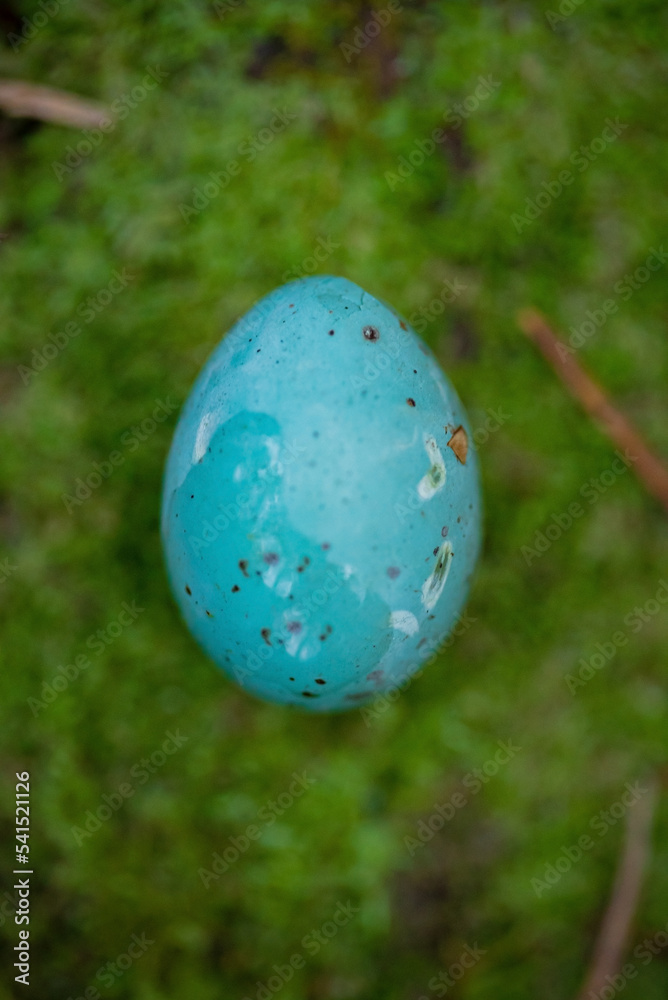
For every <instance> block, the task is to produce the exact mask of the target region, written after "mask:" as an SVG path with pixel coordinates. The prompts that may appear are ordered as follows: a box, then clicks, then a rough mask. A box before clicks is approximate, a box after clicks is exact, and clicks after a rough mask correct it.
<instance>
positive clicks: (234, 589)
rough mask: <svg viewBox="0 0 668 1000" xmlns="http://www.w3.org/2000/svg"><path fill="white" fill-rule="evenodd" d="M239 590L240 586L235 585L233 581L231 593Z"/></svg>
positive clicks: (236, 592)
mask: <svg viewBox="0 0 668 1000" xmlns="http://www.w3.org/2000/svg"><path fill="white" fill-rule="evenodd" d="M240 590H241V587H237V585H236V583H235V584H234V586H233V587H232V593H233V594H238V593H239V591H240Z"/></svg>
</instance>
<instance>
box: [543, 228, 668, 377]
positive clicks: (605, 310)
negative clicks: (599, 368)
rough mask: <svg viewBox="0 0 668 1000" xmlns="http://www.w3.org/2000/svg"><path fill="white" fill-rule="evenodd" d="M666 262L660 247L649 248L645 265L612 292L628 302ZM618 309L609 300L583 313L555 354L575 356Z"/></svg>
mask: <svg viewBox="0 0 668 1000" xmlns="http://www.w3.org/2000/svg"><path fill="white" fill-rule="evenodd" d="M666 261H668V253H666V251H665V250H664V249H663V246H660V247H659V249H658V250H655V249H654V247H651V249H650V252H649V255H648V256H647V258H646V260H645V263H644V264H641V265H640V267H637V268H636V269H635V271H634V272H633V273H632V274H625V275H624V277H623V278H622V279H621V280H620V281H616V282H615V284H614V286H613V290H614V292H615V294H616V296H617V297H619V298H620V299H621V300H622V302H628V300H629V299H630V298H631V296H632V295H633V293H634V292H637V291H638V289H639V288H642V287H643V285H645V284H646V283H647V282H648V281H649V279H650V278H651V277H652V273H653V272H656V271H659V270H660V269H661V268H662V267H663V266H664V264H665V263H666ZM618 309H619V305H618V304H617V302H616V301H615V300H614V299H612V298H610V299H606V300H605V302H602V303H601V308H600V309H588V310H587V312H586V313H585V316H586V319H585V320H584V322H583V323H581V324H580V326H570V327H569V328H568V329H569V331H570V337H569V338H568V343H567V344H562V343H561V341H559V342H558V343H557V353H558V355H559V357H560V359H561V360H562V361H564V360H565V359H566V358H567V357H568V356H569V355H570V354H575V352H576V351H577V350H579V349H580V348H581V347H582V346H583V345H584V344H586V343H587V341H588V340H590V339H591V338H592V337H593V336H594V334H595V333H597V332H598V330H600V329H601V327H602V326H604V324H605V323H607V321H608V317H609V316H612V315H614V313H616V312H617V311H618Z"/></svg>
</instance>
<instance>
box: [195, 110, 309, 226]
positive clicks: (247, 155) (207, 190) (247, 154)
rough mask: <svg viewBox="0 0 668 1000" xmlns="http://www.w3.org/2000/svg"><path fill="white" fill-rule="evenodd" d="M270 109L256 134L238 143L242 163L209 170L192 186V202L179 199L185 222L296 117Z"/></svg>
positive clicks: (218, 192)
mask: <svg viewBox="0 0 668 1000" xmlns="http://www.w3.org/2000/svg"><path fill="white" fill-rule="evenodd" d="M272 110H273V112H274V114H273V117H272V118H271V119H270V120H269V122H268V123H267V125H266V126H265V127H264V128H261V129H260V130H259V131H258V132H256V133H255V135H251V136H247V138H246V139H244V140H243V142H240V143H239V145H238V146H237V154H238V156H239V157H241V158H242V161H243V162H241V161H240V160H238V159H232V160H229V161H228V163H227V164H226V165H225V167H224V168H223V170H212V171H211V172H210V173H209V178H210V179H209V180H207V181H206V182H205V183H204V184H202V186H201V187H195V188H193V190H192V202H191V204H185V203H183V202H182V203H181V204H180V205H179V212H180V213H181V218H182V219H183V221H184V222H190V221H191V219H194V218H196V217H197V216H198V215H199V214H200V212H203V211H204V209H205V208H206V207H207V206H208V205H210V204H211V202H212V201H213V200H214V198H217V197H218V195H219V194H220V193H221V192H222V191H224V190H225V188H226V187H228V185H229V184H230V181H231V180H232V178H233V177H238V176H239V174H240V173H241V168H242V166H243V165H244V163H252V162H253V161H254V160H255V159H256V157H257V156H258V154H259V153H261V152H263V151H264V150H265V149H266V148H267V147H268V146H270V145H271V144H272V142H273V141H274V139H275V138H276V136H277V135H280V134H281V133H282V132H285V130H286V128H287V127H288V125H289V124H290V122H293V121H296V119H297V118H298V117H299V116H298V115H297V113H296V112H294V111H288V109H287V108H280V109H279V108H273V109H272Z"/></svg>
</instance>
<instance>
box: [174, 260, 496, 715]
mask: <svg viewBox="0 0 668 1000" xmlns="http://www.w3.org/2000/svg"><path fill="white" fill-rule="evenodd" d="M480 522H481V501H480V485H479V472H478V465H477V459H476V455H475V451H474V448H473V444H472V440H471V431H470V429H469V425H468V421H467V417H466V414H465V413H464V410H463V408H462V404H461V403H460V401H459V398H458V397H457V394H456V392H455V390H454V389H453V387H452V386H451V385H450V383H449V381H448V380H447V378H446V377H445V376H444V375H443V373H442V371H441V370H440V368H439V366H438V364H437V362H436V360H435V359H434V357H433V355H432V354H431V352H430V351H429V350H428V349H427V347H426V346H425V345H424V343H423V342H422V341H421V340H420V338H419V337H418V336H417V335H416V334H415V333H414V332H413V331H412V330H411V329H410V328H409V327H408V325H407V324H406V323H405V322H404V321H403V320H402V319H401V317H400V316H398V315H397V314H396V313H395V312H394V310H393V309H392V308H391V307H389V306H387V305H385V304H383V303H382V302H379V301H378V299H375V298H374V297H373V296H372V295H369V294H368V293H367V292H365V291H363V290H362V289H361V288H359V287H358V286H357V285H354V284H353V283H352V282H350V281H347V280H345V279H344V278H333V277H323V278H315V277H314V278H306V279H304V280H301V281H296V282H293V283H290V284H288V285H284V286H283V287H281V288H278V289H276V290H275V291H274V292H272V293H271V294H270V295H267V296H266V297H265V298H264V299H262V300H261V301H259V302H258V303H256V305H255V306H253V308H252V309H251V310H250V311H249V312H248V313H247V314H246V315H245V316H244V317H243V318H242V319H240V320H239V321H238V322H237V323H236V324H235V326H234V327H233V328H232V330H231V331H230V332H229V333H228V334H227V336H226V337H225V338H224V339H223V340H222V341H221V343H220V344H219V345H218V347H217V348H216V349H215V351H214V352H213V354H212V356H211V357H210V359H209V361H208V362H207V364H206V365H205V366H204V368H203V370H202V372H201V373H200V375H199V377H198V379H197V381H196V383H195V385H194V387H193V389H192V392H191V393H190V396H189V398H188V400H187V402H186V404H185V406H184V408H183V412H182V414H181V417H180V419H179V422H178V425H177V427H176V431H175V433H174V440H173V442H172V447H171V451H170V454H169V458H168V461H167V467H166V473H165V483H164V494H163V504H162V538H163V543H164V549H165V554H166V561H167V567H168V571H169V576H170V580H171V583H172V587H173V590H174V593H175V595H176V599H177V602H178V604H179V606H180V608H181V610H182V612H183V615H184V617H185V620H186V622H187V623H188V627H189V628H190V630H191V632H192V633H193V635H194V636H195V638H196V639H197V641H198V642H199V643H200V645H201V646H202V648H203V649H204V650H205V651H206V652H207V653H208V655H209V656H210V657H211V658H212V659H213V660H214V661H215V662H216V663H217V664H218V665H219V666H220V667H222V669H223V670H224V671H225V672H226V673H227V674H229V676H230V677H232V678H233V679H234V680H235V681H237V682H238V683H239V684H240V685H241V686H242V687H244V688H245V689H246V690H247V691H250V692H252V693H253V694H255V695H257V696H259V697H260V698H265V699H267V700H269V701H275V702H283V703H286V704H290V705H299V706H301V707H303V708H306V709H309V710H315V711H331V710H341V709H349V708H354V707H357V706H361V705H363V704H364V702H365V701H368V700H370V699H372V698H374V697H375V696H376V695H378V694H381V693H382V692H386V691H388V690H392V689H396V688H397V687H398V686H399V685H401V684H402V682H405V680H406V679H407V678H408V676H409V675H411V674H412V673H414V672H415V671H416V670H417V669H418V668H419V666H420V664H421V663H423V662H424V661H425V660H427V659H428V658H429V657H431V656H433V654H434V653H435V651H436V650H437V649H438V647H439V646H440V645H441V644H442V643H443V641H444V640H445V639H446V638H447V636H448V633H449V631H450V630H451V628H452V626H453V625H454V623H455V621H456V619H457V616H458V615H459V613H460V612H461V610H462V607H463V604H464V601H465V599H466V595H467V590H468V584H469V579H470V576H471V573H472V570H473V568H474V565H475V562H476V558H477V555H478V551H479V547H480V531H481V528H480ZM446 669H447V668H446Z"/></svg>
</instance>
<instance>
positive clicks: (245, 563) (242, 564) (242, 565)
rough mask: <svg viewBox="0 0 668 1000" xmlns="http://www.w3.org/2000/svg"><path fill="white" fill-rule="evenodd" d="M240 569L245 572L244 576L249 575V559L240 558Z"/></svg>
mask: <svg viewBox="0 0 668 1000" xmlns="http://www.w3.org/2000/svg"><path fill="white" fill-rule="evenodd" d="M239 569H240V570H241V572H242V573H243V575H244V576H248V560H247V559H240V560H239Z"/></svg>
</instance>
